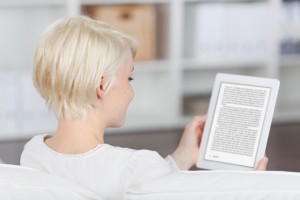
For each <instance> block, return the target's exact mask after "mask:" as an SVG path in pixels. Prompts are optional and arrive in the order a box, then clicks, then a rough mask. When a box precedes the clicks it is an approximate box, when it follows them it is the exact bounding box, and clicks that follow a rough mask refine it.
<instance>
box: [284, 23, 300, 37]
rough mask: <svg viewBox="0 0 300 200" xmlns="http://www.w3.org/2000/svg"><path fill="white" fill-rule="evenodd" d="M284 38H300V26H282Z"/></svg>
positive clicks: (285, 24)
mask: <svg viewBox="0 0 300 200" xmlns="http://www.w3.org/2000/svg"><path fill="white" fill-rule="evenodd" d="M281 30H282V35H283V36H291V37H295V38H299V37H300V24H287V23H284V24H282V27H281Z"/></svg>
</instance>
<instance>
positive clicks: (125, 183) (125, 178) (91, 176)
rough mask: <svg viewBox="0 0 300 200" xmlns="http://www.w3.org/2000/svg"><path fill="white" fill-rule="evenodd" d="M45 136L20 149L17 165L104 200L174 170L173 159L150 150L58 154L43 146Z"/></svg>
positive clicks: (100, 147) (105, 149)
mask: <svg viewBox="0 0 300 200" xmlns="http://www.w3.org/2000/svg"><path fill="white" fill-rule="evenodd" d="M45 136H46V135H38V136H35V137H34V138H32V139H31V140H30V141H29V142H28V143H27V144H26V145H25V147H24V151H23V153H22V156H21V165H23V166H27V167H31V168H35V169H38V170H42V171H45V172H49V173H51V174H56V175H59V176H63V177H66V178H68V179H71V180H74V181H77V182H79V183H82V184H84V185H86V186H87V187H89V188H90V189H91V190H93V191H94V192H96V193H98V194H100V195H101V196H102V197H104V198H105V199H123V197H124V194H125V192H126V190H127V189H128V188H129V187H131V186H134V185H137V184H140V183H142V182H145V181H148V180H153V179H155V178H158V177H161V176H163V175H166V174H169V173H172V172H174V171H177V170H178V167H177V166H176V164H175V162H174V160H173V159H172V157H171V156H168V157H167V158H166V159H165V160H164V159H163V158H162V157H161V156H160V155H159V154H158V153H157V152H154V151H148V150H133V149H128V148H121V147H114V146H111V145H108V144H101V145H98V146H97V147H96V148H94V149H92V150H90V151H88V152H85V153H82V154H62V153H58V152H56V151H54V150H52V149H50V148H49V147H48V146H47V145H46V144H45V143H44V137H45Z"/></svg>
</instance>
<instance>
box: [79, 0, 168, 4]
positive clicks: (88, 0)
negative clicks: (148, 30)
mask: <svg viewBox="0 0 300 200" xmlns="http://www.w3.org/2000/svg"><path fill="white" fill-rule="evenodd" d="M170 1H171V0H126V1H124V0H81V4H82V5H97V4H103V5H105V4H109V5H112V4H160V3H170Z"/></svg>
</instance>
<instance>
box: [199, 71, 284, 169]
mask: <svg viewBox="0 0 300 200" xmlns="http://www.w3.org/2000/svg"><path fill="white" fill-rule="evenodd" d="M279 85H280V82H279V81H278V80H277V79H271V78H262V77H252V76H243V75H234V74H217V76H216V79H215V83H214V86H213V90H212V95H211V99H210V103H209V108H208V113H207V120H206V123H205V127H204V130H203V134H202V139H201V144H200V149H199V157H198V160H197V167H198V168H202V169H212V170H254V169H255V168H256V166H257V164H258V162H259V161H260V160H261V159H262V158H263V157H264V155H265V150H266V145H267V141H268V136H269V131H270V126H271V123H272V118H273V113H274V108H275V104H276V99H277V94H278V90H279Z"/></svg>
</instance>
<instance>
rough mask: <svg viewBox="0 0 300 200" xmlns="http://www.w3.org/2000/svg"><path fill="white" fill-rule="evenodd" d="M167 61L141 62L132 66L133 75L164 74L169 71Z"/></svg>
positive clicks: (168, 62)
mask: <svg viewBox="0 0 300 200" xmlns="http://www.w3.org/2000/svg"><path fill="white" fill-rule="evenodd" d="M170 65H171V63H170V61H169V60H157V61H142V62H136V63H135V64H134V72H135V73H165V72H168V71H169V70H171V68H170Z"/></svg>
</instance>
